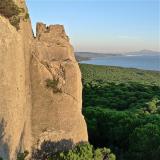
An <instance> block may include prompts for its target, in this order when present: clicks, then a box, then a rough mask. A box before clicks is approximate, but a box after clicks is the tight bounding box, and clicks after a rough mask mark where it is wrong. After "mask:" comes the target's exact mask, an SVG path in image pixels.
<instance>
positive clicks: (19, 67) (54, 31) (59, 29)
mask: <svg viewBox="0 0 160 160" xmlns="http://www.w3.org/2000/svg"><path fill="white" fill-rule="evenodd" d="M15 3H16V4H17V5H18V6H19V7H21V8H24V9H25V10H26V11H27V9H26V6H25V2H24V0H15ZM0 82H1V83H0V157H2V158H3V159H4V160H15V159H16V155H17V153H19V152H23V151H24V150H28V151H29V152H30V153H31V148H32V147H38V146H39V145H40V144H41V143H42V142H43V141H44V140H48V141H60V140H62V139H66V140H72V141H73V142H74V143H77V142H80V141H87V140H88V137H87V129H86V123H85V121H84V118H83V115H82V113H81V109H82V85H81V73H80V69H79V66H78V63H77V62H76V60H75V57H74V52H73V48H72V46H71V45H70V43H69V38H68V36H67V35H66V33H65V31H64V27H63V26H61V25H51V26H49V27H46V26H45V25H44V24H42V23H39V24H37V36H36V38H34V37H33V34H32V28H31V23H30V19H28V20H25V21H24V20H23V19H21V21H20V29H19V30H18V31H17V30H16V28H15V27H14V26H12V25H11V24H10V23H9V21H8V19H7V18H5V17H3V16H1V15H0Z"/></svg>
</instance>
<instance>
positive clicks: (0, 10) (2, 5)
mask: <svg viewBox="0 0 160 160" xmlns="http://www.w3.org/2000/svg"><path fill="white" fill-rule="evenodd" d="M20 12H21V9H20V8H19V7H18V6H17V5H16V4H15V3H14V2H13V0H0V14H1V15H2V16H4V17H6V18H8V19H9V21H10V23H11V25H13V26H14V27H15V28H16V29H17V30H18V29H19V22H20V18H19V14H20Z"/></svg>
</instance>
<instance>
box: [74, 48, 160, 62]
mask: <svg viewBox="0 0 160 160" xmlns="http://www.w3.org/2000/svg"><path fill="white" fill-rule="evenodd" d="M148 54H160V52H158V51H152V50H140V51H134V52H122V53H96V52H75V56H76V59H77V61H78V62H80V61H86V60H89V59H92V58H97V57H106V56H117V55H148Z"/></svg>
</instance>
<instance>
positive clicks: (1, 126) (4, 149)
mask: <svg viewBox="0 0 160 160" xmlns="http://www.w3.org/2000/svg"><path fill="white" fill-rule="evenodd" d="M6 125H7V123H6V122H5V120H4V119H2V120H1V121H0V158H1V157H3V158H4V159H9V147H8V144H7V143H6V142H4V140H3V137H4V136H5V127H6Z"/></svg>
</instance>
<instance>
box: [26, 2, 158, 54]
mask: <svg viewBox="0 0 160 160" xmlns="http://www.w3.org/2000/svg"><path fill="white" fill-rule="evenodd" d="M27 4H28V8H29V12H30V17H31V20H32V25H33V28H34V30H35V26H36V22H44V23H46V24H47V25H49V24H63V25H64V26H65V30H66V33H67V34H68V35H69V37H70V39H71V43H72V45H73V46H74V48H75V51H89V52H104V53H105V52H106V53H107V52H128V51H138V50H143V49H148V50H156V51H157V50H159V51H160V26H159V24H160V0H27Z"/></svg>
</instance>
